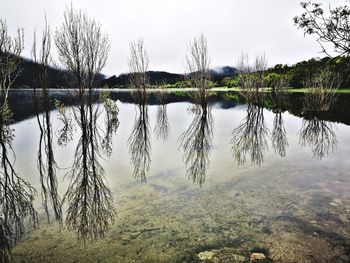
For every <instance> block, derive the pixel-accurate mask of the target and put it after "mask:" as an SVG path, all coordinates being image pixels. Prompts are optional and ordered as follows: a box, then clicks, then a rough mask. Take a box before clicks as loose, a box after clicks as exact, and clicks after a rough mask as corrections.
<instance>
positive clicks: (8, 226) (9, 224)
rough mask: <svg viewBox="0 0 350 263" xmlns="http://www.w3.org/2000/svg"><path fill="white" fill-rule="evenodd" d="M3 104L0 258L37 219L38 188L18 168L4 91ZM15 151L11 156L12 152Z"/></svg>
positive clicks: (0, 123) (0, 116)
mask: <svg viewBox="0 0 350 263" xmlns="http://www.w3.org/2000/svg"><path fill="white" fill-rule="evenodd" d="M0 98H1V108H0V146H1V160H0V161H1V164H0V167H1V170H0V244H1V245H0V261H1V262H8V261H10V260H11V258H12V257H11V247H12V246H13V245H14V244H15V243H16V241H17V240H18V239H19V238H20V237H21V236H22V235H23V234H24V232H25V229H24V226H25V222H27V220H28V219H29V220H30V222H32V224H33V226H34V227H36V226H37V223H38V219H37V212H36V211H35V209H34V207H33V204H32V202H33V199H34V195H35V193H36V191H35V189H34V188H33V187H32V186H31V185H30V184H29V183H28V182H26V181H25V180H23V179H22V178H21V177H20V176H19V174H18V173H17V172H16V170H15V167H14V161H12V160H11V159H15V158H14V157H15V156H14V153H13V151H12V139H13V137H14V134H13V130H12V129H11V128H10V126H9V122H10V120H11V116H12V114H11V111H10V110H9V108H8V106H7V101H6V99H5V97H4V96H3V94H1V96H0ZM11 155H12V156H11Z"/></svg>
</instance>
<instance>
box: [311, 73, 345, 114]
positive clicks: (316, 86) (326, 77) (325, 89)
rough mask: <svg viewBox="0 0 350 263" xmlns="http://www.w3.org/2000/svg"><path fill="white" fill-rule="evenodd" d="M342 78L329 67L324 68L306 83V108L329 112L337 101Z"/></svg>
mask: <svg viewBox="0 0 350 263" xmlns="http://www.w3.org/2000/svg"><path fill="white" fill-rule="evenodd" d="M340 84H341V77H340V75H339V74H338V73H336V72H335V71H334V70H332V69H331V68H329V67H325V68H322V69H320V70H318V71H317V73H316V74H314V75H313V76H309V77H308V78H307V79H306V80H305V81H304V87H305V88H306V89H307V91H306V92H305V98H304V99H305V101H304V108H305V109H306V110H308V111H327V110H329V109H330V107H331V105H332V104H333V103H334V101H335V99H336V94H337V90H338V89H339V87H340Z"/></svg>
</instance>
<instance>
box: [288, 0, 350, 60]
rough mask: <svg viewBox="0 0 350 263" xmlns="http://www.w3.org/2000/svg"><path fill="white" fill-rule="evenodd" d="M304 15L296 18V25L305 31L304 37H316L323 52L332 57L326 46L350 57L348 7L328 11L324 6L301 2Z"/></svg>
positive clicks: (349, 12)
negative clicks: (329, 45) (328, 45)
mask: <svg viewBox="0 0 350 263" xmlns="http://www.w3.org/2000/svg"><path fill="white" fill-rule="evenodd" d="M300 5H301V6H302V8H303V9H304V13H302V14H301V15H300V16H296V17H295V18H294V23H295V25H297V26H298V28H301V29H302V30H303V31H304V35H306V34H308V35H316V36H317V42H318V43H319V45H320V46H321V48H322V52H324V53H325V54H327V55H329V56H330V53H329V51H327V47H326V44H328V43H330V44H332V45H333V48H334V51H335V52H336V53H338V54H340V55H345V56H349V55H350V34H349V31H350V8H349V6H348V5H344V6H338V7H336V8H332V7H331V6H329V8H328V10H324V9H323V8H322V4H319V3H312V2H310V1H309V2H301V3H300Z"/></svg>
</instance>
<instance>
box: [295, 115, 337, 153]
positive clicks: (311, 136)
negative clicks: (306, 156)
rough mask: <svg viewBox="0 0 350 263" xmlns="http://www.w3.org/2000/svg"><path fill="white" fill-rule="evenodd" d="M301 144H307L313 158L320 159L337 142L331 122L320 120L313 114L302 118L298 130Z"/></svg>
mask: <svg viewBox="0 0 350 263" xmlns="http://www.w3.org/2000/svg"><path fill="white" fill-rule="evenodd" d="M299 142H300V144H301V146H309V147H311V149H312V153H313V156H314V157H315V158H319V159H322V158H323V157H325V156H327V155H328V153H329V152H330V151H333V150H334V149H335V148H336V147H337V144H338V141H337V137H336V134H335V132H334V130H333V126H332V123H331V122H328V121H324V120H320V119H319V118H318V117H317V116H316V115H314V116H313V117H312V118H311V119H310V120H307V119H303V123H302V127H301V129H300V131H299Z"/></svg>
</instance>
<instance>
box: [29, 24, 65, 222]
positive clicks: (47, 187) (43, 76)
mask: <svg viewBox="0 0 350 263" xmlns="http://www.w3.org/2000/svg"><path fill="white" fill-rule="evenodd" d="M50 51H51V31H50V27H49V25H48V24H47V20H46V18H45V28H44V30H43V32H42V39H41V45H40V46H39V52H37V43H36V33H34V43H33V49H32V57H33V59H34V61H35V62H36V63H38V64H39V66H40V72H39V76H38V79H37V82H38V86H39V87H40V90H39V92H40V93H41V94H42V101H41V100H39V97H38V94H37V88H36V86H34V95H35V108H36V117H37V122H38V125H39V129H40V140H39V149H38V160H37V166H38V169H39V174H40V183H41V197H42V204H43V207H44V210H45V212H46V215H47V219H48V221H49V222H50V213H49V204H48V203H51V206H52V208H53V211H54V215H55V219H56V220H58V221H59V222H60V223H61V222H62V207H61V198H60V196H59V194H58V182H57V175H56V174H57V168H58V167H57V164H56V161H55V156H54V151H53V147H54V146H53V132H52V126H51V114H50V111H51V101H50V97H49V87H50V80H49V75H48V67H49V63H50ZM39 103H40V104H42V105H41V106H42V108H43V109H44V113H43V114H40V113H39V105H38V104H39Z"/></svg>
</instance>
